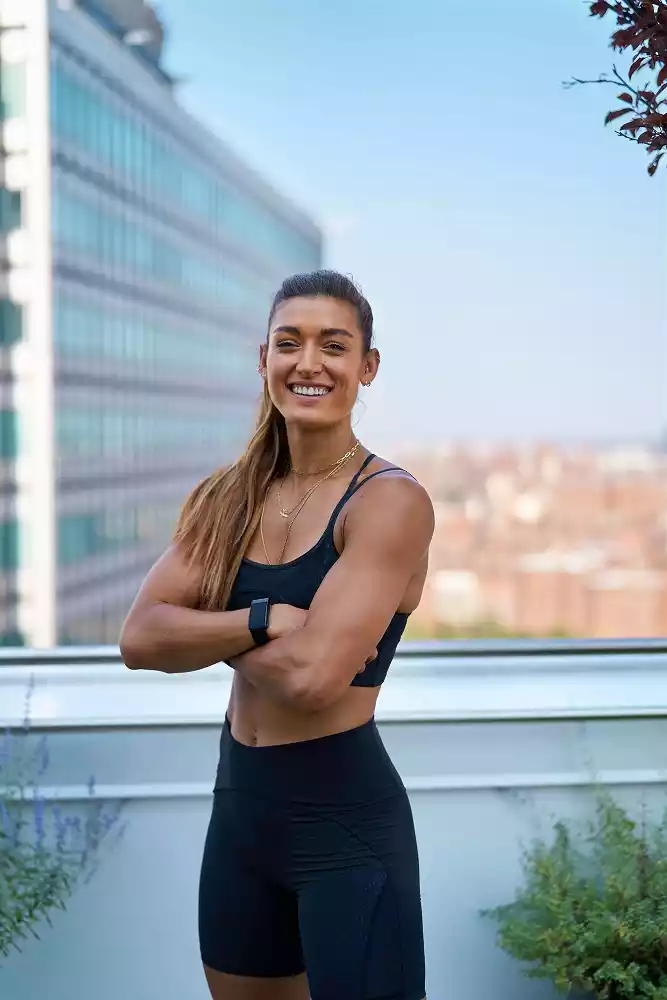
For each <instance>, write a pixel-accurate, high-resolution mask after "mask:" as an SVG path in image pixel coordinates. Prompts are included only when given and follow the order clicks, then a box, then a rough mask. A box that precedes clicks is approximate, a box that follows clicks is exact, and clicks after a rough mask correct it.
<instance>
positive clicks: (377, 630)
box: [232, 476, 434, 711]
mask: <svg viewBox="0 0 667 1000" xmlns="http://www.w3.org/2000/svg"><path fill="white" fill-rule="evenodd" d="M433 529H434V516H433V506H432V504H431V501H430V499H429V497H428V494H427V493H426V491H425V490H424V489H423V488H422V487H421V486H419V485H418V484H417V483H416V482H415V481H414V480H412V479H407V478H404V477H398V476H392V477H386V478H385V477H378V478H377V479H375V480H374V481H373V482H371V483H369V484H368V486H367V487H366V488H365V489H364V490H363V491H362V492H361V493H360V494H358V498H357V499H355V501H354V503H352V504H351V505H350V511H349V514H348V516H347V519H346V521H345V547H344V549H343V552H342V554H341V557H340V559H338V561H337V562H336V563H335V565H334V566H333V567H332V568H331V569H330V570H329V572H328V573H327V575H326V577H325V579H324V581H323V583H322V584H321V586H320V588H319V590H318V591H317V593H316V595H315V598H314V600H313V603H312V605H311V607H310V610H309V612H308V619H307V621H306V624H305V626H304V628H302V629H300V630H299V631H298V632H295V633H293V634H291V635H287V636H285V637H284V638H280V639H277V640H276V641H275V642H271V643H269V644H268V645H266V646H262V647H261V648H258V649H254V650H251V651H250V652H248V653H246V654H245V655H241V656H240V657H238V658H237V659H235V660H234V662H233V664H232V665H233V666H234V667H235V669H237V670H240V671H241V673H242V674H243V675H244V677H246V678H247V679H248V680H250V681H251V682H252V683H253V684H255V685H256V686H257V687H258V688H260V689H263V690H264V691H266V692H267V694H270V696H271V697H273V698H275V699H276V700H277V701H283V702H286V703H288V704H291V705H298V706H299V707H300V708H302V709H303V710H304V711H319V710H321V709H323V708H326V707H327V705H329V704H331V703H333V702H334V701H336V700H337V699H338V698H340V697H341V696H342V695H343V693H344V692H345V690H346V689H347V687H348V686H349V684H350V682H351V680H352V679H353V677H354V675H355V674H356V673H358V672H359V670H360V667H361V666H362V665H363V663H364V660H365V659H366V658H367V656H368V654H369V650H371V649H373V648H374V647H375V646H376V645H377V643H378V642H379V640H380V638H381V637H382V635H383V634H384V632H385V630H386V628H387V626H388V624H389V622H390V621H391V618H392V616H393V615H394V614H395V612H396V609H397V608H398V607H399V606H400V602H401V600H402V599H403V596H404V594H405V592H406V589H407V587H408V585H409V583H410V581H411V580H412V579H413V577H414V575H415V573H416V572H417V571H418V569H419V566H420V564H421V563H422V560H423V558H424V556H425V555H426V553H427V552H428V547H429V545H430V542H431V538H432V536H433Z"/></svg>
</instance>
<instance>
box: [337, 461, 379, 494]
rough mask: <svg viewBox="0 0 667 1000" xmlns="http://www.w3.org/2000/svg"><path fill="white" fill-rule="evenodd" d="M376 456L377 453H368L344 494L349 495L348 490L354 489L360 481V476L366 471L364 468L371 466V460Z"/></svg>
mask: <svg viewBox="0 0 667 1000" xmlns="http://www.w3.org/2000/svg"><path fill="white" fill-rule="evenodd" d="M374 458H375V455H366V458H365V459H364V460H363V462H362V463H361V467H360V468H359V469H357V471H356V472H355V474H354V475H353V477H352V479H351V480H350V482H349V484H348V487H347V489H346V490H345V493H344V494H343V495H344V496H347V494H348V492H349V491H350V490H352V489H354V487H355V486H356V485H357V483H358V482H359V476H360V475H361V473H362V472H363V471H364V469H365V468H367V466H369V465H370V464H371V462H372V461H373V459H374Z"/></svg>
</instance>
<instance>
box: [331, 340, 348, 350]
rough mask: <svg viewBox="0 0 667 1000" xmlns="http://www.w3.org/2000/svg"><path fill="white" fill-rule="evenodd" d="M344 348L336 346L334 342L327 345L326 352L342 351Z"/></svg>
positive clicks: (341, 345)
mask: <svg viewBox="0 0 667 1000" xmlns="http://www.w3.org/2000/svg"><path fill="white" fill-rule="evenodd" d="M344 350H345V347H344V346H343V344H337V343H335V342H333V343H331V344H327V351H344Z"/></svg>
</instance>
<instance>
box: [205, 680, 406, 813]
mask: <svg viewBox="0 0 667 1000" xmlns="http://www.w3.org/2000/svg"><path fill="white" fill-rule="evenodd" d="M242 715H243V713H242V711H241V714H240V713H239V701H238V699H236V701H235V705H234V718H233V720H231V719H230V718H229V717H227V718H226V719H225V723H224V726H223V731H222V735H221V739H220V760H219V765H218V773H217V777H216V785H215V787H216V788H234V789H238V790H245V791H249V792H257V793H262V794H267V795H271V796H273V797H277V798H282V799H287V800H291V801H302V802H321V803H325V802H336V803H341V802H349V803H353V802H359V801H364V800H369V799H370V798H382V797H385V796H386V795H392V794H396V793H397V792H399V791H402V790H403V785H402V782H401V779H400V777H399V776H398V773H397V772H396V769H395V768H394V765H393V764H392V762H391V760H390V758H389V755H388V754H387V751H386V749H385V747H384V744H383V742H382V739H381V737H380V734H379V732H378V730H377V726H376V724H375V718H374V716H373V714H372V712H371V714H370V716H367V717H366V718H365V719H364V721H362V722H360V723H353V722H352V721H350V724H349V725H348V727H347V728H344V729H339V730H337V731H327V732H323V731H321V732H320V733H319V734H318V735H309V736H304V735H303V732H304V730H302V732H301V733H300V734H299V736H298V738H294V737H295V735H296V734H295V733H294V731H292V737H291V739H290V740H289V741H287V740H285V741H283V742H271V743H269V742H264V740H265V738H266V732H265V731H264V732H263V731H262V729H263V727H261V726H260V727H259V733H258V736H257V737H256V738H257V742H256V743H250V742H247V741H246V733H245V732H244V729H245V727H244V725H243V717H242Z"/></svg>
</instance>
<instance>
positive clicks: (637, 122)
mask: <svg viewBox="0 0 667 1000" xmlns="http://www.w3.org/2000/svg"><path fill="white" fill-rule="evenodd" d="M643 124H644V119H643V118H633V120H632V121H631V122H623V124H622V125H619V128H620V129H621V131H625V132H636V131H637V129H638V128H642V126H643Z"/></svg>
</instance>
